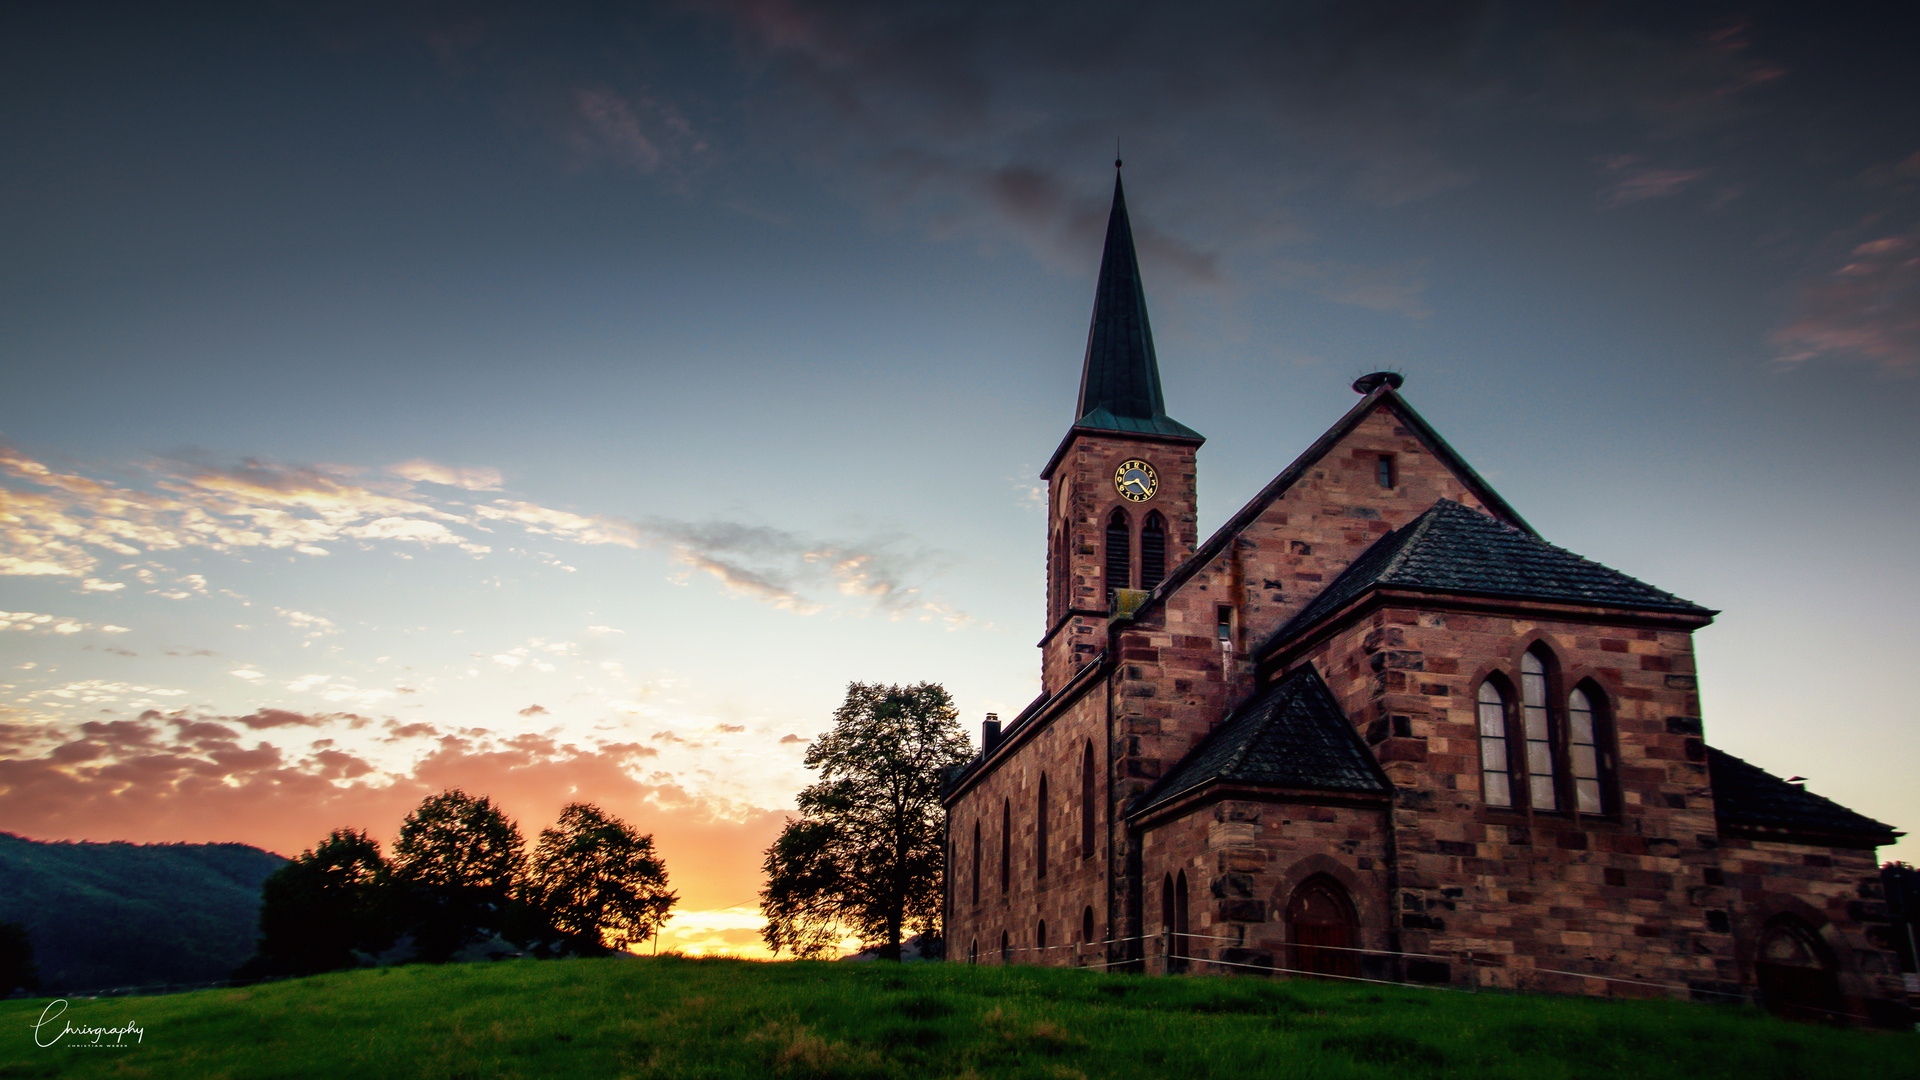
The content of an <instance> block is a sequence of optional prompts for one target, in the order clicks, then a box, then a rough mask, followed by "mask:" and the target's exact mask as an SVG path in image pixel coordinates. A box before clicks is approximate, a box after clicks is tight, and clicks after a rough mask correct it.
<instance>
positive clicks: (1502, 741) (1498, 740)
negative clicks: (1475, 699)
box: [1480, 679, 1513, 806]
mask: <svg viewBox="0 0 1920 1080" xmlns="http://www.w3.org/2000/svg"><path fill="white" fill-rule="evenodd" d="M1480 790H1481V795H1482V797H1483V798H1485V799H1486V801H1487V805H1488V806H1512V805H1513V764H1512V759H1511V758H1509V757H1508V756H1507V699H1506V695H1505V694H1502V693H1501V692H1500V687H1498V686H1496V685H1494V681H1493V680H1492V679H1488V680H1487V681H1486V682H1483V683H1481V684H1480Z"/></svg>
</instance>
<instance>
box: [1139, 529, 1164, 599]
mask: <svg viewBox="0 0 1920 1080" xmlns="http://www.w3.org/2000/svg"><path fill="white" fill-rule="evenodd" d="M1166 577H1167V519H1166V518H1163V517H1161V516H1160V511H1158V510H1155V511H1153V512H1152V513H1150V514H1148V515H1147V520H1146V521H1145V523H1143V524H1142V525H1141V526H1140V587H1141V588H1143V589H1151V588H1153V587H1154V586H1156V585H1158V584H1160V583H1161V582H1162V581H1165V580H1166Z"/></svg>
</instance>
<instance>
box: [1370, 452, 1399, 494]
mask: <svg viewBox="0 0 1920 1080" xmlns="http://www.w3.org/2000/svg"><path fill="white" fill-rule="evenodd" d="M1373 478H1374V480H1375V481H1377V482H1378V483H1379V484H1380V486H1381V487H1383V488H1390V487H1392V486H1393V480H1394V476H1393V455H1392V454H1381V455H1380V458H1379V460H1378V461H1377V462H1376V463H1375V464H1374V472H1373Z"/></svg>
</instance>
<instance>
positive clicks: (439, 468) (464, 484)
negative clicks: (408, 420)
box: [387, 458, 503, 491]
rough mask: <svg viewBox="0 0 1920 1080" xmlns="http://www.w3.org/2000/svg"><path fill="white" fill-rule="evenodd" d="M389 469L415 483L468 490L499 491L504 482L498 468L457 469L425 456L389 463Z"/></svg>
mask: <svg viewBox="0 0 1920 1080" xmlns="http://www.w3.org/2000/svg"><path fill="white" fill-rule="evenodd" d="M387 471H388V472H390V473H392V474H393V475H395V476H398V477H401V478H402V479H406V480H412V481H414V482H415V483H420V484H439V485H441V486H443V487H457V488H462V489H464V490H467V491H498V490H500V485H501V483H502V482H503V481H502V479H501V476H500V470H498V469H487V468H472V469H456V468H453V467H451V466H447V465H441V464H438V463H436V462H432V461H427V460H426V459H424V458H414V459H413V460H412V461H403V462H401V463H400V464H398V465H389V466H387Z"/></svg>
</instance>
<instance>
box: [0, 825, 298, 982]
mask: <svg viewBox="0 0 1920 1080" xmlns="http://www.w3.org/2000/svg"><path fill="white" fill-rule="evenodd" d="M285 862H286V860H285V859H282V858H281V857H280V856H278V855H275V854H273V853H272V852H269V851H262V850H260V849H259V848H256V847H248V846H247V845H245V844H95V843H43V842H40V841H37V840H27V839H24V838H22V837H18V836H14V835H13V834H11V833H0V922H18V923H24V924H26V927H27V933H28V936H29V937H30V938H31V939H32V940H33V954H34V962H35V963H36V964H37V965H38V966H39V968H40V983H41V986H42V988H43V990H44V992H47V993H60V992H75V991H86V990H104V989H109V988H114V987H130V986H147V985H152V984H155V983H191V982H210V981H213V980H216V979H224V978H226V977H227V976H228V975H229V974H231V973H232V971H233V969H234V968H236V967H238V966H239V965H240V964H241V963H242V962H243V961H245V960H246V959H247V957H249V956H251V955H253V947H254V943H255V940H256V939H257V938H258V937H259V916H260V883H261V882H263V881H265V880H266V879H267V875H269V874H271V873H273V872H274V871H275V870H277V869H279V868H280V866H281V865H282V864H283V863H285Z"/></svg>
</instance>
